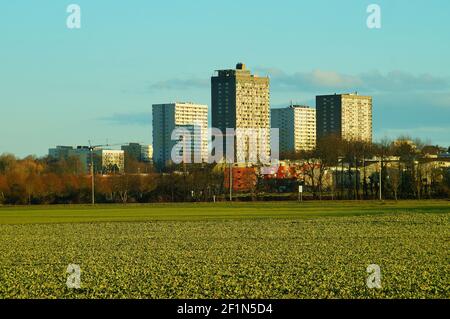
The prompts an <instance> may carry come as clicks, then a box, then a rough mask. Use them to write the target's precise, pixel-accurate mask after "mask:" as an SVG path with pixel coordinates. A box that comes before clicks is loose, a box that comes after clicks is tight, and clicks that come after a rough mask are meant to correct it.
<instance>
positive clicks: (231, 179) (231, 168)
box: [228, 162, 233, 202]
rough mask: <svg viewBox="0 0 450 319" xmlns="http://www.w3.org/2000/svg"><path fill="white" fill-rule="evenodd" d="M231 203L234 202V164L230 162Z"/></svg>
mask: <svg viewBox="0 0 450 319" xmlns="http://www.w3.org/2000/svg"><path fill="white" fill-rule="evenodd" d="M228 175H230V202H232V201H233V163H231V162H230V173H229V174H228Z"/></svg>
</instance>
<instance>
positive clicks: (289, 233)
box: [0, 201, 450, 299]
mask: <svg viewBox="0 0 450 319" xmlns="http://www.w3.org/2000/svg"><path fill="white" fill-rule="evenodd" d="M449 217H450V201H405V202H398V203H396V202H385V203H379V202H329V203H328V202H304V203H295V202H280V203H274V202H267V203H231V204H230V203H217V204H212V203H209V204H206V203H205V204H158V205H150V204H149V205H127V206H120V205H111V206H107V205H105V206H102V205H100V206H96V207H89V206H52V207H49V206H36V207H0V298H156V299H159V298H449V297H450V289H449V283H450V275H449V274H450V272H449V251H450V249H449V248H450V241H449V240H450V236H449V235H450V232H449V229H450V228H449ZM69 264H76V265H79V266H80V269H81V274H80V285H81V287H80V288H79V289H70V288H68V287H67V285H66V281H67V278H68V276H69V274H68V273H67V267H68V265H69ZM370 264H376V265H379V267H380V270H381V288H369V287H368V286H367V284H366V279H367V277H368V276H369V273H368V272H367V271H366V270H367V267H368V265H370Z"/></svg>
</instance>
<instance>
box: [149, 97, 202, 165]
mask: <svg viewBox="0 0 450 319" xmlns="http://www.w3.org/2000/svg"><path fill="white" fill-rule="evenodd" d="M152 112H153V162H154V163H155V164H157V165H158V166H160V167H163V166H166V165H167V164H169V163H170V162H171V161H172V160H173V159H172V158H171V154H172V148H173V147H174V146H175V144H176V143H178V141H175V140H172V139H171V138H172V132H173V131H174V130H175V129H176V128H184V129H185V130H186V131H189V132H190V135H191V143H192V149H191V158H190V159H186V160H184V161H188V160H189V161H191V162H194V159H195V157H194V156H195V154H197V156H198V157H201V160H202V161H205V162H206V161H207V160H208V136H207V130H208V106H207V105H201V104H194V103H169V104H154V105H153V110H152Z"/></svg>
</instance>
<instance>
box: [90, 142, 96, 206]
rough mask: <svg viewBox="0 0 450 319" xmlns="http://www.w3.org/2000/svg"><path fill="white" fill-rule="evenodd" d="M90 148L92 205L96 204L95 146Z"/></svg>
mask: <svg viewBox="0 0 450 319" xmlns="http://www.w3.org/2000/svg"><path fill="white" fill-rule="evenodd" d="M89 150H90V152H91V191H92V193H91V199H92V205H95V181H94V178H95V177H94V148H93V147H89Z"/></svg>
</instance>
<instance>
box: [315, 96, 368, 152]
mask: <svg viewBox="0 0 450 319" xmlns="http://www.w3.org/2000/svg"><path fill="white" fill-rule="evenodd" d="M316 112H317V114H316V115H317V137H318V138H320V137H324V136H327V135H332V134H334V135H337V136H339V137H341V138H342V139H344V140H348V141H363V142H369V143H371V142H372V97H371V96H361V95H358V93H350V94H334V95H321V96H317V97H316Z"/></svg>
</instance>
